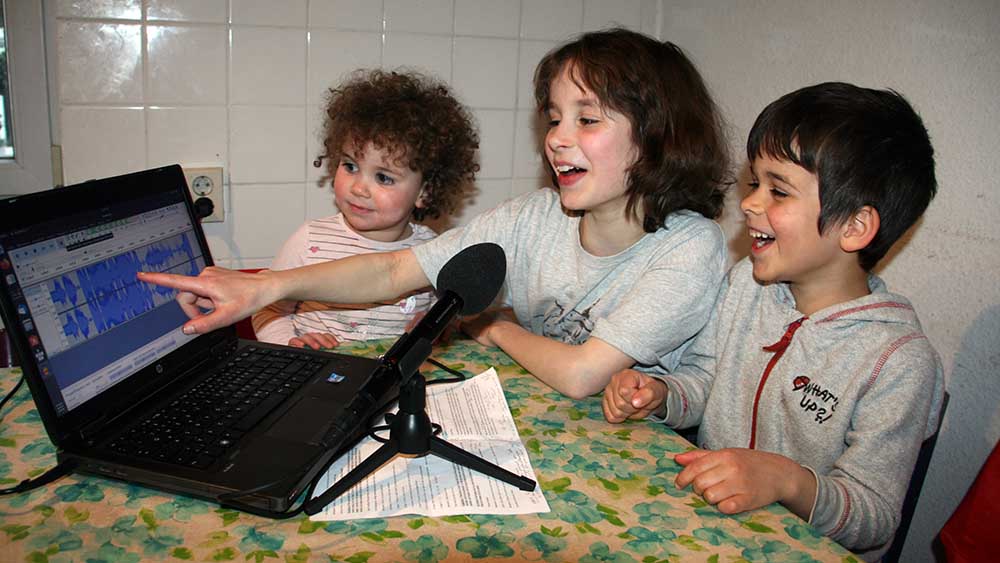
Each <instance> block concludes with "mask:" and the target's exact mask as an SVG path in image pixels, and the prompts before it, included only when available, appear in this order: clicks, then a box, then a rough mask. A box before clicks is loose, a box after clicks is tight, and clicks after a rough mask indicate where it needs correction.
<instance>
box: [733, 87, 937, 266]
mask: <svg viewBox="0 0 1000 563" xmlns="http://www.w3.org/2000/svg"><path fill="white" fill-rule="evenodd" d="M762 154H766V155H768V156H770V157H772V158H776V159H781V160H787V161H789V162H792V163H794V164H797V165H799V166H801V167H802V168H805V169H806V170H808V171H809V172H811V173H813V174H815V175H816V177H817V179H818V182H819V201H820V216H819V223H818V225H817V228H818V229H819V232H820V233H823V232H824V231H825V230H826V229H828V228H830V227H832V226H835V225H838V224H841V223H843V222H844V221H847V220H849V219H850V218H851V217H852V216H853V215H854V214H855V213H856V212H857V211H858V210H859V209H861V208H862V207H864V206H866V205H869V206H871V207H874V208H875V210H876V211H878V214H879V220H880V225H879V229H878V232H877V233H876V234H875V238H874V239H872V241H871V243H870V244H869V245H868V246H867V247H865V248H864V249H862V250H861V251H860V252H858V260H859V262H860V264H861V267H862V268H864V269H865V270H871V269H872V268H874V267H875V265H876V264H877V263H878V261H879V260H881V259H882V257H883V256H885V254H886V252H888V251H889V248H891V247H892V245H893V244H894V243H895V242H896V241H897V240H899V237H901V236H902V235H903V233H905V232H906V230H907V229H909V228H910V227H911V226H912V225H913V224H914V223H915V222H916V221H917V219H919V218H920V216H921V215H922V214H923V212H924V210H926V209H927V205H928V204H929V203H930V201H931V199H933V197H934V194H935V192H937V180H936V179H935V176H934V148H933V147H932V146H931V141H930V138H929V137H928V135H927V129H926V128H925V127H924V123H923V121H921V119H920V116H919V115H917V112H916V111H914V109H913V107H912V106H910V104H909V102H907V101H906V99H905V98H904V97H903V96H902V95H900V94H899V93H898V92H895V91H892V90H872V89H870V88H861V87H858V86H854V85H852V84H845V83H843V82H826V83H823V84H816V85H814V86H809V87H806V88H802V89H801V90H796V91H795V92H792V93H790V94H786V95H784V96H782V97H781V98H779V99H778V100H776V101H774V102H772V103H771V104H770V105H768V106H767V107H766V108H765V109H764V111H763V112H761V114H760V115H759V116H758V117H757V121H756V122H755V123H754V125H753V128H752V129H751V130H750V137H749V139H748V141H747V157H748V158H749V159H750V161H751V162H753V160H754V159H755V158H757V157H759V156H760V155H762Z"/></svg>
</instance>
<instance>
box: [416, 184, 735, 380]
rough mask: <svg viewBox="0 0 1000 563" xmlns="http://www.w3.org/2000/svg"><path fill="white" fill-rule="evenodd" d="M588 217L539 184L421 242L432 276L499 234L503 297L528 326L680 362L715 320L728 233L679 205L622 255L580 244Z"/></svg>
mask: <svg viewBox="0 0 1000 563" xmlns="http://www.w3.org/2000/svg"><path fill="white" fill-rule="evenodd" d="M579 226H580V217H578V216H573V215H570V214H568V213H567V212H566V211H564V210H563V208H562V206H561V205H560V203H559V195H558V194H557V193H556V192H555V191H553V190H551V189H548V188H545V189H540V190H537V191H534V192H531V193H528V194H525V195H523V196H520V197H517V198H515V199H512V200H510V201H508V202H505V203H503V204H501V205H500V206H499V207H497V208H495V209H493V210H491V211H487V212H485V213H483V214H481V215H479V216H478V217H476V218H474V219H473V220H472V221H471V222H469V224H468V225H466V226H464V227H459V228H456V229H452V230H450V231H448V232H446V233H444V234H442V235H440V236H439V237H438V238H436V239H434V240H432V241H428V242H427V243H425V244H423V245H420V246H416V247H414V248H413V253H414V254H415V255H416V257H417V261H418V262H419V263H420V266H421V268H423V270H424V273H425V274H426V275H427V278H428V279H429V280H431V282H432V283H433V282H434V281H435V280H437V276H438V272H439V271H440V270H441V268H442V266H444V264H445V262H447V261H448V260H449V259H450V258H451V257H453V256H454V255H455V254H457V253H458V252H459V251H461V250H462V249H463V248H466V247H468V246H471V245H473V244H476V243H480V242H494V243H496V244H498V245H500V246H501V247H502V248H503V249H504V252H505V253H506V255H507V282H506V284H505V285H504V289H503V290H502V292H501V300H502V302H503V305H505V306H510V307H512V308H513V310H514V313H515V314H516V315H517V318H518V321H519V322H520V323H521V325H522V326H524V327H525V328H527V329H528V330H530V331H531V332H533V333H534V334H539V335H542V336H546V337H549V338H554V339H556V340H560V341H562V342H566V343H569V344H580V343H582V342H584V341H586V340H587V339H588V338H589V337H590V336H594V337H596V338H600V339H601V340H603V341H605V342H607V343H608V344H610V345H612V346H614V347H615V348H617V349H619V350H621V351H622V352H623V353H625V354H626V355H628V356H630V357H631V358H633V359H634V360H635V361H636V363H637V364H638V365H637V366H636V368H637V369H643V370H645V371H655V372H660V373H662V372H665V371H672V370H673V369H674V367H676V366H677V362H678V360H679V358H680V352H681V351H682V350H683V348H684V347H685V346H686V344H687V343H688V342H689V341H690V340H691V339H692V337H693V336H694V335H695V334H696V333H697V332H698V331H699V330H701V328H702V327H703V326H704V325H705V323H706V322H707V321H708V317H709V314H710V312H711V310H712V305H713V304H714V302H715V298H716V295H717V294H718V291H719V287H720V283H721V281H722V279H723V276H724V275H725V272H726V255H725V244H724V243H725V238H724V236H723V234H722V229H720V228H719V226H718V225H717V224H716V223H715V222H714V221H712V220H710V219H706V218H705V217H703V216H701V215H699V214H697V213H695V212H692V211H678V212H676V213H673V214H671V215H670V216H669V217H668V218H667V220H666V221H665V224H664V226H663V227H662V228H660V229H658V230H657V231H656V232H655V233H647V234H646V235H644V236H643V237H642V238H641V239H639V240H638V241H637V242H636V243H635V244H633V245H632V246H631V247H629V248H628V249H626V250H625V251H623V252H621V253H619V254H616V255H614V256H594V255H592V254H590V253H588V252H587V251H586V250H584V249H583V247H582V246H581V244H580V235H579Z"/></svg>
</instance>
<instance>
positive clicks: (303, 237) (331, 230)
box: [257, 213, 437, 344]
mask: <svg viewBox="0 0 1000 563" xmlns="http://www.w3.org/2000/svg"><path fill="white" fill-rule="evenodd" d="M410 227H411V229H412V231H413V233H412V234H411V235H410V236H409V237H407V238H405V239H403V240H398V241H393V242H380V241H375V240H370V239H367V238H364V237H363V236H361V235H359V234H358V233H356V232H354V231H353V230H352V229H351V228H350V227H349V226H348V225H347V224H346V223H345V222H344V218H343V215H341V214H340V213H338V214H336V215H333V216H330V217H326V218H324V219H316V220H313V221H308V222H306V223H305V224H303V225H302V226H301V227H299V229H298V230H297V231H296V232H295V233H294V234H292V236H291V237H289V239H288V240H287V241H285V244H284V245H283V246H282V248H281V250H280V251H279V252H278V255H277V256H275V257H274V261H273V262H272V264H271V269H272V270H287V269H291V268H297V267H299V266H308V265H311V264H318V263H320V262H327V261H330V260H337V259H340V258H344V257H347V256H353V255H355V254H368V253H371V252H390V251H394V250H401V249H404V248H411V247H413V246H416V245H419V244H421V243H423V242H426V241H428V240H430V239H432V238H434V237H435V236H437V235H436V233H435V232H434V231H433V230H431V229H430V228H428V227H425V226H423V225H417V224H414V223H411V224H410ZM330 283H336V280H330ZM433 300H434V293H433V292H432V291H416V292H413V293H410V294H407V295H404V296H402V297H401V298H399V299H397V300H391V301H380V302H377V303H363V304H335V303H323V302H318V301H299V302H291V301H285V302H280V303H278V304H276V306H275V307H276V308H278V309H280V310H281V311H282V312H283V313H285V315H284V317H281V318H278V319H275V320H273V321H272V322H270V323H268V324H267V325H266V326H264V327H262V328H261V329H260V330H258V331H257V338H258V339H259V340H262V341H264V342H274V343H277V344H287V343H288V341H289V340H290V339H291V338H293V337H296V336H301V335H303V334H305V333H309V332H325V333H330V334H333V335H334V336H335V337H336V338H337V340H339V341H340V342H348V341H356V340H375V339H379V338H389V337H395V336H399V335H400V334H403V333H404V332H405V331H406V326H407V324H408V323H409V322H410V321H411V320H412V319H413V318H414V316H416V315H417V314H418V313H423V312H426V311H427V310H428V309H429V308H430V306H431V304H432V302H433Z"/></svg>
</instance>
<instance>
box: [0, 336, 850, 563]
mask: <svg viewBox="0 0 1000 563" xmlns="http://www.w3.org/2000/svg"><path fill="white" fill-rule="evenodd" d="M389 344H391V343H386V342H376V343H368V344H363V345H354V346H352V347H348V348H345V349H342V350H341V351H345V352H347V353H350V354H354V355H366V356H375V355H378V354H380V353H383V352H385V350H386V349H387V347H388V345H389ZM432 357H434V358H436V359H438V360H439V361H441V362H443V363H445V364H446V365H449V366H451V367H454V368H457V369H459V370H461V371H464V372H465V373H467V374H477V373H480V372H481V371H483V370H484V369H486V368H488V367H489V366H494V367H495V368H496V370H497V372H498V373H499V375H500V379H501V381H502V383H503V386H504V391H505V394H506V396H507V401H508V402H509V404H510V407H511V411H512V412H513V415H514V420H515V422H516V424H517V427H518V430H519V431H520V434H521V438H522V440H523V441H524V443H525V446H526V447H527V449H528V453H529V455H530V456H531V461H532V465H533V466H534V468H535V472H536V478H537V481H538V482H539V483H540V484H541V486H542V488H543V490H544V493H545V497H546V499H547V500H548V502H549V505H550V506H551V508H552V512H550V513H547V514H529V515H521V516H491V515H476V514H470V515H463V516H452V517H440V518H428V517H420V516H407V517H396V518H387V519H371V520H355V521H348V522H312V521H310V520H308V519H307V518H306V517H305V516H301V517H297V518H294V519H289V520H268V519H265V518H260V517H256V516H252V515H249V514H246V513H241V512H237V511H234V510H229V509H223V508H220V507H219V506H217V505H214V504H211V503H208V502H204V501H201V500H196V499H191V498H187V497H181V496H176V495H171V494H167V493H162V492H159V491H156V490H152V489H147V488H144V487H140V486H136V485H130V484H128V483H122V482H117V481H113V480H107V479H102V478H97V477H88V476H83V475H70V476H68V477H64V478H62V479H60V480H58V481H56V482H54V483H51V484H49V485H48V486H46V487H42V488H40V489H38V490H35V491H33V492H30V493H26V494H22V495H17V496H7V497H0V532H2V534H0V561H50V562H61V561H87V562H99V561H106V562H112V561H114V562H118V561H124V562H134V563H137V562H140V561H237V562H243V561H253V562H256V563H262V562H266V561H274V562H282V561H287V562H295V561H324V562H330V561H334V562H349V563H365V562H372V563H375V562H383V561H415V562H421V563H432V562H438V561H474V560H480V561H482V560H488V561H492V560H505V561H544V562H548V563H556V562H561V561H580V562H586V563H597V562H613V563H632V562H636V563H654V562H656V563H659V562H664V563H665V562H667V561H670V562H675V561H708V562H716V563H719V562H732V561H768V562H781V561H794V562H799V563H801V562H808V561H824V562H826V561H831V562H832V561H836V562H838V563H847V562H851V561H858V559H857V558H856V557H855V556H853V555H852V554H851V553H850V552H849V551H847V550H845V549H844V548H843V547H841V546H839V545H838V544H836V543H835V542H833V541H832V540H830V539H828V538H826V537H823V536H821V535H819V533H818V532H816V531H815V530H814V529H813V528H812V527H811V526H809V525H808V524H806V523H805V522H804V521H803V520H801V519H800V518H798V517H797V516H795V515H793V514H791V513H790V512H789V511H788V510H786V509H785V508H784V507H782V506H780V505H772V506H768V507H766V508H763V509H760V510H755V511H752V512H749V513H744V514H740V515H736V516H726V515H724V514H721V513H720V512H718V511H717V510H716V509H715V508H714V507H712V506H709V505H707V504H706V503H705V502H704V501H703V500H702V499H701V498H700V497H699V496H698V495H696V494H694V493H693V492H692V491H691V490H690V488H688V489H686V490H677V488H676V487H674V485H673V479H674V477H675V476H676V474H677V472H678V471H679V470H680V466H678V465H677V464H675V463H674V461H673V454H674V453H675V452H681V451H685V450H687V449H689V448H691V447H692V446H691V444H690V443H689V442H687V441H685V440H684V439H683V438H681V437H679V436H678V435H677V434H675V433H674V432H673V431H671V430H669V429H667V428H666V427H663V426H662V425H658V424H652V423H648V422H645V421H635V422H629V423H626V424H619V425H612V424H609V423H608V422H606V421H605V420H604V417H603V415H602V413H601V403H600V399H599V397H591V398H588V399H586V400H583V401H574V400H572V399H569V398H566V397H564V396H562V395H560V394H559V393H557V392H555V391H553V390H552V389H551V388H549V387H547V386H545V385H544V384H542V383H541V382H539V381H538V380H537V379H535V378H534V377H532V376H531V375H530V374H529V373H528V372H526V371H525V370H524V369H523V368H521V367H520V366H518V365H517V364H516V363H514V362H513V361H512V360H511V359H510V357H509V356H507V355H506V354H504V353H503V352H502V351H500V350H498V349H488V348H485V347H483V346H480V345H479V344H476V343H475V342H473V341H469V340H459V341H453V342H451V343H449V344H448V345H446V346H444V347H437V348H435V351H434V355H433V356H432ZM424 373H425V374H426V375H427V376H428V378H433V377H440V376H444V375H445V373H444V372H443V371H442V370H439V369H437V368H433V366H431V365H430V364H425V366H424ZM19 375H20V373H19V372H18V371H17V370H16V369H3V370H0V389H2V390H3V393H6V392H7V391H9V390H10V389H11V388H12V387H13V385H14V383H15V382H16V381H17V377H18V376H19ZM11 403H12V404H13V408H11V407H12V405H11ZM11 403H8V405H7V406H6V407H4V412H3V413H0V414H2V415H3V419H2V422H0V486H4V487H9V486H11V485H13V484H14V483H16V482H18V481H20V480H22V479H24V478H25V477H27V476H32V477H34V476H37V475H38V474H39V473H41V472H42V471H44V470H45V469H47V468H49V467H51V466H52V465H54V463H55V452H54V448H53V446H52V444H51V443H50V442H49V440H48V438H47V437H46V436H45V433H44V430H43V428H42V424H41V421H40V419H39V417H38V413H37V411H36V410H35V408H34V403H33V402H32V400H31V396H30V393H29V392H28V390H27V386H24V387H22V389H21V390H20V391H19V392H18V394H17V395H16V396H15V397H14V399H13V400H12V401H11Z"/></svg>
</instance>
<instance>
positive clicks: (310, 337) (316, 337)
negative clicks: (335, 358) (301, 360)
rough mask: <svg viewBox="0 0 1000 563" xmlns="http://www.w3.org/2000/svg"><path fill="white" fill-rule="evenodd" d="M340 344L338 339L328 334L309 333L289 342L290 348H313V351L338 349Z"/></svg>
mask: <svg viewBox="0 0 1000 563" xmlns="http://www.w3.org/2000/svg"><path fill="white" fill-rule="evenodd" d="M339 344H340V341H338V340H337V337H335V336H334V335H332V334H330V333H328V332H307V333H305V334H303V335H301V336H296V337H295V338H292V339H290V340H289V341H288V345H289V346H294V347H296V348H312V349H313V350H323V349H324V348H336V347H337V345H339Z"/></svg>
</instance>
